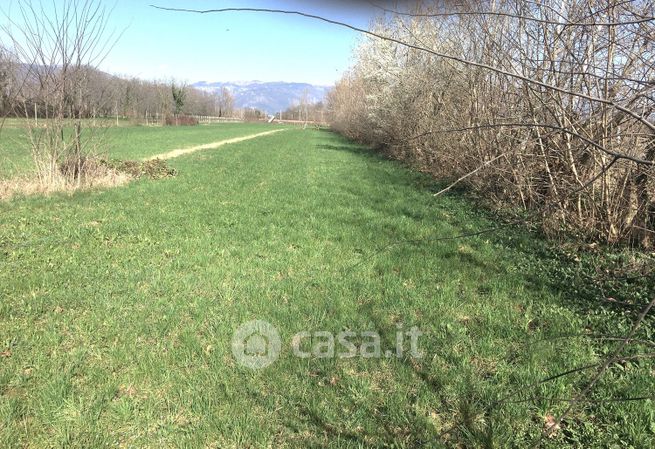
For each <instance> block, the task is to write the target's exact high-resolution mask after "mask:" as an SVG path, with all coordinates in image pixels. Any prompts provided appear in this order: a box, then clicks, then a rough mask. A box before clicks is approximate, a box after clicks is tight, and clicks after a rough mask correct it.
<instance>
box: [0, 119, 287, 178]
mask: <svg viewBox="0 0 655 449" xmlns="http://www.w3.org/2000/svg"><path fill="white" fill-rule="evenodd" d="M6 125H7V126H6V127H5V128H3V129H2V130H0V179H3V178H4V179H8V178H11V177H14V176H16V175H20V174H22V173H25V172H27V171H29V170H30V169H31V167H32V158H31V155H30V150H29V146H28V137H27V133H26V130H25V128H24V127H22V126H20V122H17V121H16V119H11V121H8V123H7V124H6ZM274 128H275V126H272V125H269V124H264V123H221V124H215V125H202V126H191V127H145V126H132V127H102V128H101V127H98V128H86V129H85V130H84V134H83V135H84V136H86V137H87V139H89V140H90V141H93V142H98V143H100V148H99V151H100V152H101V153H102V154H106V155H107V156H109V157H111V158H116V159H141V158H145V157H148V156H153V155H155V154H160V153H163V152H165V151H169V150H174V149H177V148H186V147H191V146H194V145H199V144H205V143H208V142H215V141H219V140H224V139H231V138H233V137H240V136H244V135H248V134H255V133H258V132H263V131H268V130H271V129H274Z"/></svg>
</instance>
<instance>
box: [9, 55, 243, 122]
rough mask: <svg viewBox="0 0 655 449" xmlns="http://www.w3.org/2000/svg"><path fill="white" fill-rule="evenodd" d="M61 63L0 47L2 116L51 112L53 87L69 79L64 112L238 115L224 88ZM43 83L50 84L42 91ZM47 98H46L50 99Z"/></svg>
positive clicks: (151, 117) (140, 115)
mask: <svg viewBox="0 0 655 449" xmlns="http://www.w3.org/2000/svg"><path fill="white" fill-rule="evenodd" d="M67 71H68V73H66V74H64V73H63V69H62V68H60V67H45V66H39V65H37V64H25V63H20V62H17V60H16V59H14V58H11V56H10V53H9V52H8V51H7V50H4V51H2V50H0V95H1V96H2V101H1V102H0V108H1V109H0V113H1V114H2V115H3V116H4V117H8V116H17V117H30V118H32V117H34V116H35V115H36V116H37V117H41V118H45V117H52V116H53V114H55V113H56V112H55V108H56V107H57V105H56V103H57V101H52V99H51V97H52V92H53V91H54V90H55V89H56V88H57V87H56V86H57V84H58V83H61V82H62V81H66V80H67V81H68V82H69V83H70V84H71V85H75V86H76V87H78V88H79V89H78V92H77V95H78V96H79V98H78V99H76V101H73V99H72V98H71V101H70V102H69V103H70V106H69V108H68V110H67V111H64V113H65V114H67V115H75V116H77V114H79V116H80V117H82V118H91V117H115V116H120V117H123V118H128V119H134V120H140V121H145V120H150V121H153V122H154V121H155V120H160V121H163V120H164V119H165V118H166V117H169V116H173V115H179V114H184V115H205V116H215V117H233V116H235V115H241V112H240V111H237V110H236V108H235V106H234V98H233V97H232V95H231V93H230V92H229V90H228V89H226V88H223V89H222V90H221V91H219V92H205V91H202V90H200V89H197V88H194V87H191V86H186V85H184V84H183V83H177V82H175V81H145V80H141V79H138V78H129V79H128V78H121V77H118V76H113V75H110V74H107V73H104V72H102V71H99V70H96V69H93V68H91V67H88V66H81V67H72V68H71V67H69V68H67ZM44 86H52V87H51V88H50V89H49V90H45V89H44ZM49 100H50V101H49Z"/></svg>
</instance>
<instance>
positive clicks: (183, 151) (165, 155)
mask: <svg viewBox="0 0 655 449" xmlns="http://www.w3.org/2000/svg"><path fill="white" fill-rule="evenodd" d="M280 131H285V130H284V129H274V130H272V131H265V132H263V133H257V134H250V135H249V136H243V137H234V138H232V139H225V140H219V141H218V142H212V143H205V144H203V145H198V146H195V147H189V148H179V149H177V150H171V151H167V152H166V153H161V154H156V155H154V156H150V157H147V158H145V159H143V160H144V161H151V160H153V159H172V158H174V157H178V156H183V155H185V154H189V153H194V152H196V151H200V150H208V149H210V148H218V147H221V146H223V145H228V144H230V143H237V142H243V141H244V140H250V139H255V138H257V137H261V136H266V135H268V134H273V133H277V132H280Z"/></svg>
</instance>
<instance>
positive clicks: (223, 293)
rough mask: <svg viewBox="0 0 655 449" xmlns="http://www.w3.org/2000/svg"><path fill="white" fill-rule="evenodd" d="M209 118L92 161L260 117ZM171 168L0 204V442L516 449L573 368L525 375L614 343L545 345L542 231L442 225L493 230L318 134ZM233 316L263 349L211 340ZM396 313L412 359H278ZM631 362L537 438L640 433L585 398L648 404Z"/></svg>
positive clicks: (226, 332)
mask: <svg viewBox="0 0 655 449" xmlns="http://www.w3.org/2000/svg"><path fill="white" fill-rule="evenodd" d="M219 126H220V127H221V128H220V129H218V128H214V127H209V126H208V127H200V128H187V129H182V128H180V129H158V128H151V129H149V128H124V129H120V130H117V131H110V132H112V133H114V132H115V135H113V139H114V142H115V143H116V144H115V148H114V149H113V150H112V155H116V156H117V157H124V158H137V157H143V156H146V155H149V154H156V153H159V152H162V151H165V150H167V149H171V148H176V147H179V146H186V145H187V144H188V145H189V146H190V145H192V144H199V143H206V142H210V141H214V140H220V139H222V138H229V137H233V136H234V135H239V134H242V135H246V134H252V133H254V132H258V131H260V127H257V126H250V125H247V126H243V125H241V126H239V125H219ZM4 132H6V130H5V131H3V133H4ZM2 138H3V139H4V135H3V137H2ZM3 142H4V140H3ZM183 144H184V145H183ZM3 148H4V149H6V148H7V147H6V145H5V143H3ZM170 164H171V165H172V166H174V167H175V168H176V169H177V170H178V173H179V174H178V176H177V177H174V178H168V179H164V180H158V181H152V180H145V179H144V180H139V181H135V182H132V183H130V184H128V185H126V186H122V187H118V188H113V189H109V190H92V191H86V192H78V193H75V194H73V195H71V196H68V195H53V196H51V197H47V198H44V197H30V198H15V199H13V200H10V201H7V202H3V203H0V210H1V213H0V297H1V298H2V300H1V302H0V447H3V448H5V447H6V448H23V447H38V448H40V447H67V448H96V447H125V448H132V447H152V448H162V447H186V448H196V447H198V448H219V447H221V448H222V447H239V448H241V447H298V448H304V447H353V448H355V447H401V448H402V447H408V448H409V447H529V444H530V443H531V442H532V441H534V439H535V438H537V437H538V436H539V434H540V432H541V431H542V429H543V426H544V422H545V419H546V417H547V416H548V415H555V416H556V415H557V414H558V413H560V412H562V411H563V410H564V409H565V408H566V407H567V405H568V402H566V399H569V398H572V397H574V396H575V394H576V393H577V392H579V391H580V390H581V389H582V388H583V387H584V385H585V379H587V378H588V375H589V371H581V372H578V373H574V374H572V375H569V376H564V377H560V378H556V379H553V380H550V381H547V382H543V383H540V381H541V380H543V379H545V378H548V377H549V376H552V375H554V374H557V373H560V372H562V371H566V370H569V369H573V368H576V367H580V366H584V365H588V364H593V363H597V362H598V361H599V360H602V359H601V358H602V357H603V356H604V355H605V354H606V353H607V351H608V350H609V349H608V348H612V347H614V346H612V344H613V342H608V343H607V345H606V346H603V345H600V344H598V342H596V341H594V340H592V339H591V338H587V337H569V338H566V339H564V338H561V337H562V336H565V335H569V336H570V335H579V334H581V333H582V332H583V331H584V328H585V326H587V325H588V324H589V317H587V316H586V315H585V314H584V313H583V312H581V309H580V308H579V307H577V306H575V305H574V304H570V303H569V301H568V296H567V294H565V293H564V292H563V291H561V290H560V289H558V288H556V287H555V286H554V285H553V284H552V283H551V282H548V280H547V279H546V277H545V276H544V275H543V271H542V270H541V269H540V268H539V267H542V266H545V265H547V264H548V263H549V262H548V260H545V259H544V258H545V257H546V256H544V255H539V254H541V253H539V252H537V250H538V249H539V248H542V243H540V242H538V241H535V240H534V238H533V237H532V236H531V235H529V234H527V233H521V232H518V231H516V230H510V231H507V232H500V233H485V234H481V235H478V236H473V237H468V238H453V237H456V236H458V235H460V234H468V233H475V232H478V231H481V230H484V229H487V228H489V227H493V226H495V224H494V223H493V222H491V221H490V219H488V218H485V217H484V216H483V215H482V214H481V213H480V212H478V211H476V210H475V207H474V206H472V204H471V203H470V202H468V201H467V200H466V199H465V198H463V197H461V196H459V195H457V194H453V195H450V196H445V197H438V198H435V197H434V196H433V193H434V192H435V191H437V190H438V188H439V186H438V185H435V183H434V182H433V181H432V180H431V179H430V178H428V177H426V176H424V175H421V174H417V173H413V172H411V171H409V170H407V169H406V168H404V167H402V166H401V165H399V164H397V163H395V162H392V161H387V160H384V159H382V158H380V157H378V156H375V155H373V154H371V153H369V152H367V151H366V150H364V149H362V148H361V147H358V146H357V145H354V144H351V143H349V142H347V141H345V140H344V139H342V138H341V137H338V136H336V135H334V134H331V133H329V132H326V131H315V130H305V131H303V130H298V129H290V130H287V131H284V132H281V133H277V134H274V135H270V136H266V137H261V138H258V139H254V140H250V141H246V142H242V143H238V144H233V145H228V146H224V147H221V148H220V149H217V150H215V151H213V150H206V151H200V152H196V153H193V154H191V155H187V156H183V157H180V158H177V159H173V160H171V161H170ZM5 167H6V166H5ZM4 169H5V168H3V170H4ZM610 318H611V317H606V318H602V317H600V318H599V317H596V318H595V319H596V320H603V319H604V320H607V323H610V321H609V320H610ZM254 319H259V320H265V321H268V322H270V323H271V324H273V325H274V326H276V327H277V329H278V331H279V334H280V336H281V339H282V351H281V354H280V358H279V359H278V360H277V361H275V362H274V363H273V364H272V365H270V366H268V367H266V368H263V369H260V370H252V369H249V368H246V367H243V366H240V365H239V364H238V363H236V361H235V358H234V356H233V355H232V351H231V339H232V334H233V332H234V331H235V329H236V328H237V327H238V326H239V325H240V324H242V323H244V322H247V321H249V320H254ZM412 326H416V327H418V328H419V329H420V330H421V331H422V332H424V334H425V335H423V336H421V337H420V338H419V340H418V341H419V347H420V349H421V351H422V352H423V354H424V356H423V357H422V358H412V357H408V356H406V355H405V356H403V357H401V358H396V357H391V358H387V357H382V358H364V357H353V358H315V357H310V358H298V357H296V356H294V354H293V351H292V349H291V348H292V346H291V340H292V337H293V335H295V334H296V333H298V332H301V331H308V332H316V331H327V332H330V333H333V334H337V333H339V332H341V331H344V330H350V331H353V332H357V333H361V332H363V331H375V332H378V333H379V334H380V335H381V339H382V345H383V347H386V348H388V347H391V346H393V343H394V341H395V338H396V337H395V336H396V332H397V331H398V329H399V327H400V328H402V329H405V330H407V329H410V328H411V327H412ZM640 335H641V334H640ZM317 341H318V342H320V339H319V338H318V337H316V339H315V341H312V342H309V341H306V343H312V344H313V343H315V342H317ZM358 341H359V340H358ZM651 351H652V349H651ZM644 366H646V369H644ZM649 366H650V367H649ZM652 369H653V368H652V365H643V364H642V365H640V364H639V362H635V363H623V364H621V366H620V369H619V370H618V371H617V374H614V371H613V372H612V373H610V376H609V377H607V378H606V379H604V380H603V381H602V382H600V384H599V386H598V388H597V389H596V390H595V391H594V393H593V394H592V398H593V399H598V400H599V401H598V402H590V403H585V405H584V407H577V408H576V409H575V411H574V413H573V414H572V415H571V416H570V417H569V418H567V421H565V423H564V426H563V428H562V429H561V430H559V431H558V432H556V434H555V436H554V438H548V439H545V440H544V441H543V442H542V446H543V447H553V448H555V447H563V446H569V447H635V448H642V447H648V446H649V445H650V443H652V441H653V438H654V435H655V424H654V423H655V416H654V415H655V411H653V409H654V408H653V403H652V401H631V402H627V403H618V402H602V401H601V400H602V399H606V398H613V397H617V396H618V397H625V396H639V395H644V394H652V391H654V390H655V381H654V380H653V375H652ZM612 376H614V377H612ZM611 380H613V381H611ZM649 392H650V393H649ZM586 399H589V398H586ZM612 445H613V446H612Z"/></svg>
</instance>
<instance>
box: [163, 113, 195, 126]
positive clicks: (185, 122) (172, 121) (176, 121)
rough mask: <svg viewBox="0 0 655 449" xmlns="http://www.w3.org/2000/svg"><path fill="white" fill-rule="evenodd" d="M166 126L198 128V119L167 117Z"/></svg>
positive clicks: (183, 116) (182, 116)
mask: <svg viewBox="0 0 655 449" xmlns="http://www.w3.org/2000/svg"><path fill="white" fill-rule="evenodd" d="M165 123H166V126H196V125H197V124H198V119H197V118H195V117H191V116H189V115H178V116H177V117H175V116H174V115H169V116H168V117H166V122H165Z"/></svg>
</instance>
